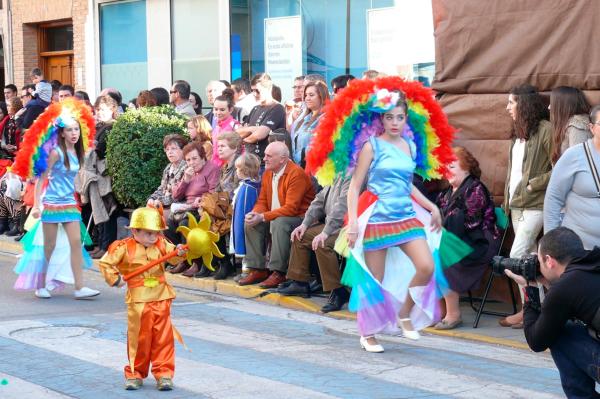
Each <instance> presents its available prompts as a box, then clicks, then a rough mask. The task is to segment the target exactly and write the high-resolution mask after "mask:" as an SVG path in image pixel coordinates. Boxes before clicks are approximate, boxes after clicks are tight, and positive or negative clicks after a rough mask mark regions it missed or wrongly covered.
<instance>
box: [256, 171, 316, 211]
mask: <svg viewBox="0 0 600 399" xmlns="http://www.w3.org/2000/svg"><path fill="white" fill-rule="evenodd" d="M272 191H273V172H272V171H270V170H267V171H265V173H264V174H263V177H262V183H261V187H260V194H259V196H258V200H257V201H256V205H254V209H253V210H252V211H253V212H257V213H262V214H263V215H264V217H265V221H266V222H270V221H271V220H273V219H276V218H278V217H281V216H297V217H302V216H304V213H305V212H306V210H307V209H308V206H309V205H310V203H311V201H312V200H313V198H314V197H315V190H314V188H313V185H312V182H311V181H310V177H309V176H308V175H307V174H306V173H305V172H304V170H302V168H301V167H299V166H298V165H296V164H295V163H294V162H292V161H288V163H287V165H286V166H285V170H284V171H283V175H281V177H280V178H279V183H278V185H277V194H278V195H279V203H280V204H281V207H280V208H278V209H275V210H273V211H272V210H271V198H272Z"/></svg>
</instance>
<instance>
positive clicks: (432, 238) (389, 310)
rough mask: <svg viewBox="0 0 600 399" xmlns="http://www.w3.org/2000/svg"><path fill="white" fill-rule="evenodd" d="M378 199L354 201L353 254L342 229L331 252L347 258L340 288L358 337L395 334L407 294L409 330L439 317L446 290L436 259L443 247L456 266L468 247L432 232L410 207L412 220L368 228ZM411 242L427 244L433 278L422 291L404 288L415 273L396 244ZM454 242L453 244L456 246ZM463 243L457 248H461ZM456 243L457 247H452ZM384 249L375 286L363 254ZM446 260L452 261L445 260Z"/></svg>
mask: <svg viewBox="0 0 600 399" xmlns="http://www.w3.org/2000/svg"><path fill="white" fill-rule="evenodd" d="M376 201H377V196H376V195H374V194H372V193H370V192H366V193H363V195H361V198H360V199H359V206H358V207H359V217H358V239H357V241H356V243H355V244H354V247H353V248H352V249H349V248H347V239H346V237H345V229H342V232H341V233H340V236H339V238H338V241H337V242H336V250H337V251H338V252H339V253H341V254H343V255H344V256H346V257H347V262H346V269H345V270H344V274H343V276H342V284H344V285H346V286H349V287H351V288H352V293H351V296H350V302H349V304H348V308H349V309H350V310H351V311H353V312H357V321H358V330H359V332H360V334H361V335H362V336H369V335H373V334H377V333H382V332H384V333H390V334H394V333H398V330H399V329H398V326H397V323H398V322H397V318H398V313H399V312H400V309H401V308H402V306H403V305H404V303H405V302H406V300H407V298H408V295H410V297H411V299H412V300H413V301H414V303H415V305H414V306H413V308H412V310H411V312H410V319H411V322H412V325H413V328H415V329H416V330H421V329H423V328H425V327H428V326H430V325H432V324H433V323H434V322H436V321H438V320H439V319H440V318H441V317H440V316H441V311H440V301H439V300H440V299H441V298H442V296H443V294H444V293H445V292H446V291H447V289H448V283H447V281H446V280H445V277H444V274H443V267H444V266H443V265H445V264H447V262H442V261H441V258H440V250H441V247H443V246H445V245H444V244H445V243H446V244H450V245H452V246H453V248H451V249H450V250H448V249H445V250H444V254H445V256H446V257H447V258H448V259H449V260H450V261H455V260H456V259H460V258H462V257H463V256H466V255H467V254H468V253H469V252H470V247H469V246H467V245H466V244H464V243H462V241H460V240H458V239H457V238H456V239H454V237H455V236H454V237H450V236H448V234H451V233H448V232H446V231H443V232H438V233H436V232H431V231H429V229H428V228H427V229H426V228H424V226H429V225H430V221H431V216H430V215H429V212H427V211H426V210H424V209H423V208H422V207H420V206H419V205H418V204H416V203H415V202H413V207H414V209H415V212H416V218H413V219H407V220H404V221H400V222H393V223H378V224H369V223H368V221H369V217H370V215H371V213H372V211H373V209H374V207H375V203H376ZM415 239H426V240H427V244H428V246H429V250H430V251H431V254H432V257H433V260H434V273H433V274H432V276H431V279H430V280H429V282H428V283H427V284H426V285H425V286H415V287H409V285H410V282H411V281H412V279H413V277H414V276H415V273H416V269H415V266H414V265H413V263H412V261H411V260H410V258H409V257H408V256H406V255H405V254H404V252H403V251H402V250H401V249H400V247H399V245H400V244H402V243H406V242H409V241H412V240H415ZM456 240H458V242H456ZM461 243H462V244H461ZM455 244H457V245H455ZM383 248H387V254H386V260H385V274H384V277H383V280H382V281H381V282H379V281H378V280H377V279H376V278H374V277H373V275H372V273H371V271H370V270H369V268H368V266H367V264H366V262H365V258H364V252H365V251H372V250H377V249H383ZM450 258H451V259H450Z"/></svg>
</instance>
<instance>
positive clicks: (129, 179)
mask: <svg viewBox="0 0 600 399" xmlns="http://www.w3.org/2000/svg"><path fill="white" fill-rule="evenodd" d="M171 133H179V134H183V135H185V136H187V131H186V128H185V118H184V117H183V116H181V115H179V114H177V113H176V112H175V110H174V109H173V108H171V107H169V106H161V107H142V108H140V109H135V110H128V111H127V112H125V113H124V114H122V115H120V116H119V118H118V119H117V121H116V122H115V124H114V125H113V128H112V130H111V132H110V134H109V135H108V140H107V144H106V145H107V147H106V148H107V155H106V158H107V163H108V171H109V173H110V175H111V176H112V190H113V193H114V194H115V196H116V197H117V200H118V201H119V202H120V203H121V204H123V205H124V206H125V207H128V208H137V207H140V206H144V205H145V204H146V200H147V199H148V197H149V196H150V194H152V193H153V192H154V190H156V188H157V187H158V186H159V185H160V179H161V176H162V172H163V169H164V168H165V166H167V163H168V162H169V161H168V160H167V157H166V155H165V153H164V151H163V145H162V141H163V138H164V137H165V136H166V135H167V134H171Z"/></svg>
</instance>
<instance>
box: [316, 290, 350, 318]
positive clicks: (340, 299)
mask: <svg viewBox="0 0 600 399" xmlns="http://www.w3.org/2000/svg"><path fill="white" fill-rule="evenodd" d="M348 299H350V294H349V293H348V291H347V290H346V289H345V288H344V287H340V288H336V289H335V290H333V291H331V295H329V300H328V301H327V303H326V304H325V306H323V307H322V308H321V312H323V313H328V312H334V311H336V310H340V309H341V308H342V307H343V306H344V304H346V303H347V302H348Z"/></svg>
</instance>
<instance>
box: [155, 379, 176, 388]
mask: <svg viewBox="0 0 600 399" xmlns="http://www.w3.org/2000/svg"><path fill="white" fill-rule="evenodd" d="M156 389H158V390H159V391H170V390H172V389H173V380H172V379H170V378H169V377H160V378H159V379H158V380H156Z"/></svg>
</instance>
